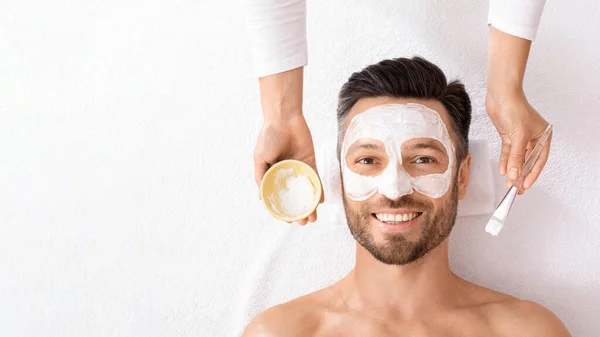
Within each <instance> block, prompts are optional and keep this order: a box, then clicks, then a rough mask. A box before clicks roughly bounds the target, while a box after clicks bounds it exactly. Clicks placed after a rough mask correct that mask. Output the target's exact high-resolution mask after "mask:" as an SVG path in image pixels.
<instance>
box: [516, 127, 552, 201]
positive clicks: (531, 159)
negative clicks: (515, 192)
mask: <svg viewBox="0 0 600 337" xmlns="http://www.w3.org/2000/svg"><path fill="white" fill-rule="evenodd" d="M551 133H552V124H548V127H546V130H545V131H544V133H543V134H542V136H541V137H540V139H539V140H538V142H537V144H535V146H534V147H533V150H532V151H531V152H530V153H529V156H527V159H526V160H525V165H523V171H522V172H521V176H520V177H519V178H518V179H517V180H516V181H515V183H514V184H513V186H515V187H517V189H521V186H523V182H524V181H525V178H526V177H527V176H528V175H529V173H530V172H531V169H532V168H533V164H535V162H536V161H537V159H538V158H539V156H540V153H542V149H543V148H544V145H545V144H546V142H547V141H548V138H549V137H550V134H551Z"/></svg>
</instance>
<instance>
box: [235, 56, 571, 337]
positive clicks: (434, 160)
mask: <svg viewBox="0 0 600 337" xmlns="http://www.w3.org/2000/svg"><path fill="white" fill-rule="evenodd" d="M470 122H471V104H470V100H469V96H468V95H467V93H466V91H465V89H464V86H463V85H462V84H461V83H459V82H456V81H455V82H451V83H447V81H446V77H445V75H444V74H443V72H442V71H441V70H440V69H439V68H438V67H437V66H435V65H434V64H432V63H430V62H428V61H426V60H424V59H422V58H413V59H405V58H400V59H394V60H385V61H382V62H380V63H378V64H375V65H371V66H369V67H367V68H365V69H363V70H362V71H360V72H357V73H354V74H353V75H352V76H351V77H350V79H349V80H348V82H347V83H345V84H344V86H343V87H342V89H341V92H340V97H339V105H338V124H339V141H338V155H339V160H340V168H341V172H342V182H343V184H342V185H343V200H344V207H345V210H346V217H347V220H348V227H349V228H350V232H351V233H352V235H353V236H354V238H355V239H356V242H357V246H356V266H355V268H354V269H353V270H352V271H351V272H350V273H349V274H348V275H347V276H346V277H345V278H343V279H342V280H340V281H339V282H337V283H336V284H334V285H332V286H330V287H327V288H325V289H322V290H319V291H317V292H314V293H311V294H308V295H306V296H303V297H300V298H298V299H295V300H292V301H290V302H288V303H284V304H281V305H278V306H275V307H273V308H270V309H268V310H267V311H265V312H263V313H262V314H260V315H258V316H257V317H256V318H255V319H254V320H253V321H252V322H251V323H250V325H249V326H248V327H247V329H246V332H245V333H244V336H463V337H465V336H486V337H489V336H544V337H553V336H554V337H563V336H569V333H568V332H567V330H566V329H565V327H564V325H563V324H562V323H561V321H560V320H559V319H558V318H557V317H556V316H555V315H554V314H552V313H551V312H550V311H548V310H547V309H545V308H543V307H541V306H539V305H537V304H535V303H532V302H528V301H522V300H519V299H516V298H514V297H512V296H509V295H505V294H502V293H499V292H496V291H493V290H490V289H486V288H483V287H481V286H478V285H475V284H473V283H470V282H467V281H465V280H463V279H461V278H460V277H458V276H457V275H455V274H454V273H453V272H452V271H451V270H450V267H449V263H448V236H449V235H450V232H451V230H452V227H453V226H454V222H455V220H456V212H457V206H458V200H459V199H462V198H464V197H465V195H466V193H467V187H468V183H469V169H470V163H471V157H470V155H469V153H468V134H469V125H470Z"/></svg>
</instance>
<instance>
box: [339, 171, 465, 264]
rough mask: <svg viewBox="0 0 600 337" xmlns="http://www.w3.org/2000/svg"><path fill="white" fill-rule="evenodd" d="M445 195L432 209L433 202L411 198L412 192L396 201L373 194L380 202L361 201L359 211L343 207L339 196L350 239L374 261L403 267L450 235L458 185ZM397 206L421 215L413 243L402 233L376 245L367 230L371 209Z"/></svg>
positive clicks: (390, 235)
mask: <svg viewBox="0 0 600 337" xmlns="http://www.w3.org/2000/svg"><path fill="white" fill-rule="evenodd" d="M342 188H343V187H342ZM449 192H450V193H451V195H450V197H449V198H447V200H446V201H445V202H444V203H443V204H442V205H441V207H439V209H438V210H434V207H433V203H432V202H430V201H428V200H427V198H425V197H423V198H421V199H417V198H415V197H414V194H415V192H413V193H411V194H408V195H404V196H402V197H401V198H399V199H396V200H392V199H389V198H386V197H384V196H381V195H379V194H376V195H377V196H381V199H379V200H377V201H374V202H365V205H363V206H362V207H360V209H358V210H353V209H351V208H350V207H349V206H348V204H347V200H346V198H347V196H346V194H345V193H344V192H342V193H343V201H344V209H345V211H346V219H347V221H348V227H349V228H350V232H351V233H352V236H354V239H355V240H356V241H357V242H358V243H359V244H360V245H361V246H363V247H364V248H365V249H366V250H367V251H368V252H370V253H371V255H373V257H375V258H376V259H377V260H378V261H380V262H383V263H385V264H392V265H405V264H409V263H411V262H414V261H416V260H418V259H420V258H422V257H423V256H425V255H426V254H427V253H428V252H430V251H431V250H432V249H434V248H436V247H437V246H439V245H440V243H442V242H443V241H444V240H446V238H448V236H449V235H450V232H451V231H452V228H453V227H454V223H455V222H456V211H457V208H458V183H457V181H456V179H455V180H454V184H453V185H452V188H451V189H449ZM401 207H403V208H417V209H419V210H421V211H422V212H423V213H422V214H421V215H420V216H419V217H418V219H420V222H421V224H420V233H419V235H418V238H417V239H416V241H414V240H413V241H411V240H409V239H407V238H406V236H405V235H404V234H402V233H385V235H384V240H383V242H376V240H375V238H374V235H373V233H372V231H373V229H372V228H370V227H371V224H372V222H373V210H375V209H383V208H401ZM417 230H419V229H417Z"/></svg>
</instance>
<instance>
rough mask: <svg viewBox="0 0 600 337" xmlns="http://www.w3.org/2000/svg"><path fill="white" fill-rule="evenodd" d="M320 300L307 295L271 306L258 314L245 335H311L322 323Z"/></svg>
mask: <svg viewBox="0 0 600 337" xmlns="http://www.w3.org/2000/svg"><path fill="white" fill-rule="evenodd" d="M320 317H321V314H320V310H319V302H318V301H317V300H316V299H315V298H314V296H313V295H312V294H311V295H307V296H303V297H300V298H297V299H294V300H292V301H289V302H286V303H283V304H279V305H276V306H274V307H271V308H269V309H267V310H265V311H263V312H262V313H260V314H259V315H258V316H256V317H255V318H254V319H253V320H252V321H251V322H250V324H248V326H247V327H246V330H245V331H244V334H243V335H242V336H243V337H295V336H311V335H314V334H315V333H316V331H317V330H318V329H319V325H320Z"/></svg>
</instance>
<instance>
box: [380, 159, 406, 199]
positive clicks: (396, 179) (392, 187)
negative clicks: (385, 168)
mask: <svg viewBox="0 0 600 337" xmlns="http://www.w3.org/2000/svg"><path fill="white" fill-rule="evenodd" d="M391 173H392V174H390V178H391V179H390V180H388V181H386V182H385V183H384V184H383V186H380V188H379V193H381V194H383V195H385V196H386V197H388V198H390V199H392V200H394V199H398V198H400V197H401V196H404V195H407V194H411V193H412V191H413V188H412V185H411V178H410V176H409V175H408V173H406V171H404V168H402V166H397V167H396V168H395V170H394V171H393V172H391ZM386 180H387V179H386Z"/></svg>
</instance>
